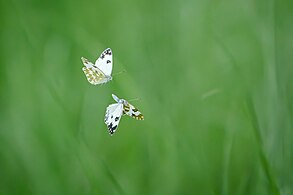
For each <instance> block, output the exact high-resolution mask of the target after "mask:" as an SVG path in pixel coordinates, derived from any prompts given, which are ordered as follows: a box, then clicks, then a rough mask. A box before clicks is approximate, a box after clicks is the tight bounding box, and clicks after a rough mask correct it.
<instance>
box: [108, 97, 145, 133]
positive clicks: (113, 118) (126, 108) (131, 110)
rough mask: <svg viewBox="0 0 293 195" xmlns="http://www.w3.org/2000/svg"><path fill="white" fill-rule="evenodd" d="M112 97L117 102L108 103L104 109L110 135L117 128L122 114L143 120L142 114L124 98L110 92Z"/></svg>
mask: <svg viewBox="0 0 293 195" xmlns="http://www.w3.org/2000/svg"><path fill="white" fill-rule="evenodd" d="M112 97H113V99H114V100H115V101H116V102H117V103H115V104H110V105H109V106H108V107H107V109H106V115H105V123H106V125H107V127H108V130H109V133H110V135H113V134H114V133H115V131H116V130H117V127H118V125H119V122H120V119H121V116H122V115H125V114H126V115H128V116H131V117H133V118H135V119H137V120H144V117H143V115H142V114H141V112H140V111H138V109H136V108H135V107H134V106H133V105H131V104H129V103H128V102H127V101H126V100H124V99H120V98H118V97H117V96H116V95H114V94H112Z"/></svg>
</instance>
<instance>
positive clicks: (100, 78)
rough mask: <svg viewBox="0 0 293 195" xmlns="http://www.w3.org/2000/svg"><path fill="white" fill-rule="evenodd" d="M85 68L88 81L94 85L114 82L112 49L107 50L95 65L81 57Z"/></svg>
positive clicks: (83, 69) (83, 68)
mask: <svg viewBox="0 0 293 195" xmlns="http://www.w3.org/2000/svg"><path fill="white" fill-rule="evenodd" d="M81 60H82V63H83V64H84V67H82V71H83V72H84V74H85V76H86V78H87V80H88V81H89V82H90V83H91V84H93V85H98V84H103V83H107V82H108V81H111V80H112V76H111V73H112V66H113V56H112V50H111V49H110V48H108V49H105V50H104V51H103V52H102V54H101V55H100V57H99V58H98V59H97V60H96V62H95V64H93V63H91V62H90V61H88V60H87V59H86V58H84V57H81Z"/></svg>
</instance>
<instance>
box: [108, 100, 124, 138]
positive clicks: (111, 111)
mask: <svg viewBox="0 0 293 195" xmlns="http://www.w3.org/2000/svg"><path fill="white" fill-rule="evenodd" d="M122 113H123V104H119V103H117V104H111V105H109V106H108V107H107V109H106V115H105V123H106V125H107V127H108V130H109V133H110V134H111V135H113V134H114V133H115V131H116V130H117V127H118V125H119V122H120V119H121V116H122Z"/></svg>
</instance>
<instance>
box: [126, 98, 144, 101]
mask: <svg viewBox="0 0 293 195" xmlns="http://www.w3.org/2000/svg"><path fill="white" fill-rule="evenodd" d="M133 101H141V98H133V99H130V100H128V102H133Z"/></svg>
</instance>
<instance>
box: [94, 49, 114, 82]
mask: <svg viewBox="0 0 293 195" xmlns="http://www.w3.org/2000/svg"><path fill="white" fill-rule="evenodd" d="M94 66H95V67H97V68H98V69H100V70H101V71H102V72H103V73H104V74H105V75H107V76H111V74H112V66H113V56H112V50H111V49H110V48H107V49H105V50H104V51H103V52H102V54H101V55H100V57H99V58H98V59H97V60H96V62H95V65H94Z"/></svg>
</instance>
